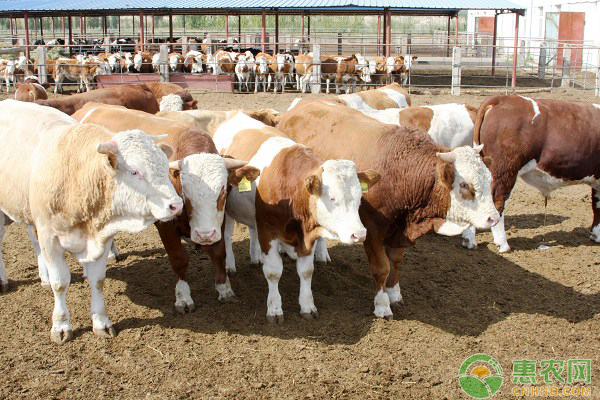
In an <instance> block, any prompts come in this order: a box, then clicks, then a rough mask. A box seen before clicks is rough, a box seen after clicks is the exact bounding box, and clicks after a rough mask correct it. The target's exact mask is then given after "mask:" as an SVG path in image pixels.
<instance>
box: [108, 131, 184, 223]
mask: <svg viewBox="0 0 600 400" xmlns="http://www.w3.org/2000/svg"><path fill="white" fill-rule="evenodd" d="M160 139H162V137H159V136H155V137H152V136H148V135H146V134H145V133H144V132H142V131H140V130H130V131H124V132H119V133H117V134H115V135H113V137H112V140H110V141H108V142H103V143H99V144H98V152H99V153H102V154H106V156H107V158H108V163H109V164H110V166H111V167H112V169H113V170H114V175H113V176H114V182H115V188H114V193H113V196H112V199H113V211H114V212H115V214H117V215H119V216H122V217H125V218H127V217H138V218H139V217H143V218H145V219H154V220H160V221H168V220H170V219H172V218H174V217H175V216H176V215H178V214H179V213H181V210H182V209H183V201H182V200H181V198H180V197H179V196H178V195H177V192H175V189H174V188H173V185H172V184H171V182H170V180H169V161H168V157H169V156H171V155H172V153H173V149H172V148H171V147H170V146H168V145H165V144H162V143H159V144H156V141H158V140H160Z"/></svg>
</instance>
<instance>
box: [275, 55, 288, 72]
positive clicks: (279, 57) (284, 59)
mask: <svg viewBox="0 0 600 400" xmlns="http://www.w3.org/2000/svg"><path fill="white" fill-rule="evenodd" d="M287 62H288V59H287V57H286V56H285V54H277V72H283V68H284V67H285V64H286V63H287Z"/></svg>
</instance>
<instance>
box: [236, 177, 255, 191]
mask: <svg viewBox="0 0 600 400" xmlns="http://www.w3.org/2000/svg"><path fill="white" fill-rule="evenodd" d="M251 187H252V184H251V183H250V181H249V180H248V178H246V177H245V176H243V177H242V180H241V181H240V183H238V191H239V192H249V191H250V188H251Z"/></svg>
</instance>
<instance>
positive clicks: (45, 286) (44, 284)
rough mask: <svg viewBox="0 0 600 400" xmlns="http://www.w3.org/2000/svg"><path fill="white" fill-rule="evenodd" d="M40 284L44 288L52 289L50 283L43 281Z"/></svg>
mask: <svg viewBox="0 0 600 400" xmlns="http://www.w3.org/2000/svg"><path fill="white" fill-rule="evenodd" d="M40 284H41V285H42V287H43V288H47V289H49V288H50V282H47V281H42V282H40Z"/></svg>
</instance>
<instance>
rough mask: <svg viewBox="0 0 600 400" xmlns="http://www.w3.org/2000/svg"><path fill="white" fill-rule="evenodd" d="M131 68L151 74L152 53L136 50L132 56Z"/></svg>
mask: <svg viewBox="0 0 600 400" xmlns="http://www.w3.org/2000/svg"><path fill="white" fill-rule="evenodd" d="M133 70H134V71H133V72H139V73H142V74H151V73H152V72H153V71H154V69H153V67H152V54H151V53H150V52H148V51H140V52H137V53H136V54H135V55H134V56H133Z"/></svg>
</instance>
